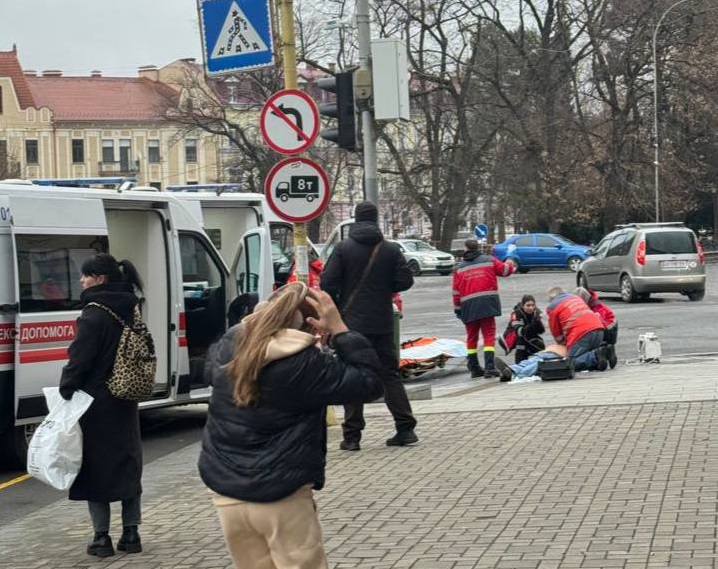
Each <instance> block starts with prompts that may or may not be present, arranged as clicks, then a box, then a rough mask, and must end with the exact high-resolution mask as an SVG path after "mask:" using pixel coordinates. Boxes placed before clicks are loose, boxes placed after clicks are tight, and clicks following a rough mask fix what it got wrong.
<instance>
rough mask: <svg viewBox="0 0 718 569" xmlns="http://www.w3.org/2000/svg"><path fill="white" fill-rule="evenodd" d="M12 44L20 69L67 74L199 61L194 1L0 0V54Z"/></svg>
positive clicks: (127, 71)
mask: <svg viewBox="0 0 718 569" xmlns="http://www.w3.org/2000/svg"><path fill="white" fill-rule="evenodd" d="M13 43H15V44H17V49H18V55H19V58H20V64H21V65H22V67H23V68H24V69H34V70H36V71H42V70H43V69H61V70H62V71H63V72H64V73H65V74H66V75H89V73H90V71H92V70H93V69H99V70H101V71H102V72H103V74H104V75H129V76H134V75H136V74H137V67H139V66H140V65H157V66H162V65H165V64H167V63H169V62H171V61H174V60H175V59H179V58H182V57H196V58H197V61H200V62H201V61H202V59H201V58H202V48H201V43H200V37H199V26H198V23H197V3H196V0H113V1H110V0H0V51H9V50H11V49H12V44H13Z"/></svg>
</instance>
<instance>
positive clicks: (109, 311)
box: [85, 302, 127, 326]
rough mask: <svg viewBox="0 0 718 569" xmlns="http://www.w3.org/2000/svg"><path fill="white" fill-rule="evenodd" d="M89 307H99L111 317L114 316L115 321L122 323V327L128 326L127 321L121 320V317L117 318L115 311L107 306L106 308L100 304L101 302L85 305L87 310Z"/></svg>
mask: <svg viewBox="0 0 718 569" xmlns="http://www.w3.org/2000/svg"><path fill="white" fill-rule="evenodd" d="M88 306H98V307H100V308H102V310H104V311H105V312H107V313H108V314H109V315H110V316H112V317H113V318H114V319H115V320H117V321H118V322H119V323H120V325H122V326H127V324H126V323H125V321H124V320H123V319H122V318H120V317H119V316H117V314H115V312H114V311H113V310H110V309H109V308H108V307H107V306H105V305H104V304H100V303H99V302H88V303H87V304H86V305H85V308H87V307H88Z"/></svg>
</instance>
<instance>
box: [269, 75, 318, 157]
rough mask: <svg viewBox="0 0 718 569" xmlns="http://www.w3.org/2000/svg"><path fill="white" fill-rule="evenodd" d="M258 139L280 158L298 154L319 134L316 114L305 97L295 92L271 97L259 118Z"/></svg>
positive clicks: (315, 106)
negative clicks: (260, 136) (264, 141)
mask: <svg viewBox="0 0 718 569" xmlns="http://www.w3.org/2000/svg"><path fill="white" fill-rule="evenodd" d="M259 125H260V129H261V131H262V136H264V140H266V141H267V144H268V145H269V146H270V148H272V149H273V150H275V151H277V152H279V153H281V154H299V153H300V152H304V151H305V150H306V149H307V148H309V147H310V146H311V145H312V143H313V142H314V140H315V139H316V138H317V134H318V133H319V110H318V109H317V104H316V103H315V102H314V101H313V100H312V98H311V97H309V95H307V94H306V93H304V92H303V91H299V90H297V89H285V90H284V91H279V92H277V93H274V95H272V96H271V97H269V99H267V102H266V103H265V104H264V107H262V113H261V115H260V117H259Z"/></svg>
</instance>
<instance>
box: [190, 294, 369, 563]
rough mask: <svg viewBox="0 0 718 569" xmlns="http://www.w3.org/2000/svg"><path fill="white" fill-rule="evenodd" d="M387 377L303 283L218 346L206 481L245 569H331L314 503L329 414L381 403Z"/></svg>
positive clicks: (205, 442)
mask: <svg viewBox="0 0 718 569" xmlns="http://www.w3.org/2000/svg"><path fill="white" fill-rule="evenodd" d="M312 328H313V329H312ZM315 332H318V333H320V334H322V336H323V337H324V338H325V339H328V341H329V342H330V344H331V345H332V346H333V347H334V349H335V354H332V353H329V352H326V351H324V350H323V349H321V348H320V347H319V346H317V339H316V337H315ZM380 370H381V368H380V366H379V361H378V357H377V354H376V351H375V350H374V348H373V347H372V345H371V344H370V343H369V341H368V340H367V339H366V338H364V336H362V335H361V334H359V333H357V332H350V331H349V330H348V329H347V327H346V325H345V324H344V322H343V321H342V319H341V317H340V316H339V311H338V310H337V309H336V306H335V305H334V302H333V301H332V299H331V297H330V296H329V295H328V294H327V293H325V292H322V291H314V290H310V289H309V288H308V287H307V285H305V284H303V283H291V284H288V285H285V286H283V287H281V288H280V289H277V291H275V292H274V293H273V294H272V296H270V298H269V299H268V300H267V302H264V303H260V304H259V305H258V306H257V308H255V311H254V313H252V314H250V315H249V316H246V317H245V318H244V319H243V320H242V323H241V324H239V325H238V326H235V327H234V328H232V329H231V330H230V331H229V332H227V334H226V335H225V336H224V338H222V340H220V342H218V344H216V345H215V346H214V348H213V349H212V351H211V353H210V355H209V358H208V366H207V372H206V373H208V374H209V376H210V377H209V379H210V381H211V383H212V388H213V389H212V398H211V400H210V404H209V412H208V414H207V425H206V426H205V430H204V435H203V438H202V453H201V455H200V459H199V472H200V475H201V477H202V480H203V481H204V483H205V484H206V485H207V486H208V487H209V489H210V490H212V492H213V499H214V504H215V506H216V508H217V512H218V515H219V519H220V523H221V525H222V529H223V531H224V536H225V540H226V542H227V546H228V548H229V551H230V554H231V555H232V559H233V560H234V565H235V567H237V568H239V569H245V568H247V569H254V568H256V567H260V566H261V567H268V566H270V565H271V566H272V567H274V566H275V565H276V566H277V567H292V568H294V569H326V567H327V561H326V556H325V553H324V545H323V543H322V535H321V527H320V525H319V518H318V516H317V512H316V508H315V505H314V500H313V497H312V490H320V489H321V488H322V486H324V467H325V463H326V453H327V429H326V406H327V405H332V404H342V403H347V402H350V401H351V402H358V401H362V402H365V401H371V400H374V399H376V398H378V397H380V396H381V393H382V384H381V380H380V378H379V373H380ZM269 559H271V560H272V561H274V564H272V562H268V560H269Z"/></svg>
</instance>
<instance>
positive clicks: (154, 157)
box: [147, 139, 160, 164]
mask: <svg viewBox="0 0 718 569" xmlns="http://www.w3.org/2000/svg"><path fill="white" fill-rule="evenodd" d="M147 161H148V162H149V163H150V164H157V163H159V161H160V141H159V140H156V139H155V140H148V141H147Z"/></svg>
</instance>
